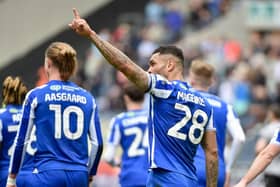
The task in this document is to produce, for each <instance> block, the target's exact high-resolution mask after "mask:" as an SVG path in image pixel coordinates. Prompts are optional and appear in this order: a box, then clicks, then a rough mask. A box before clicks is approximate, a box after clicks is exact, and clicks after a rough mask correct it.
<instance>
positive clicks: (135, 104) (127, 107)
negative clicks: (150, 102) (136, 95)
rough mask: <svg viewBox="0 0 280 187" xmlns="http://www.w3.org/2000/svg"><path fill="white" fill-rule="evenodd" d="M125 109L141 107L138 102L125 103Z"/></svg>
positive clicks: (138, 108)
mask: <svg viewBox="0 0 280 187" xmlns="http://www.w3.org/2000/svg"><path fill="white" fill-rule="evenodd" d="M126 109H127V111H129V110H140V109H142V104H140V103H132V102H131V103H127V104H126Z"/></svg>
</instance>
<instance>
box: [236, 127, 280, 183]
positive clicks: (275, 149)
mask: <svg viewBox="0 0 280 187" xmlns="http://www.w3.org/2000/svg"><path fill="white" fill-rule="evenodd" d="M279 153H280V130H279V129H277V131H275V134H274V136H273V138H272V139H271V141H270V143H269V144H268V145H267V146H266V147H265V148H264V150H263V151H261V152H260V154H258V156H257V157H256V158H255V160H254V161H253V163H252V165H251V167H250V168H249V170H248V171H247V173H246V174H245V175H244V177H242V179H241V180H240V182H239V183H238V184H237V185H235V186H234V187H246V186H247V185H248V184H249V183H250V182H252V181H253V180H254V179H255V178H256V177H257V176H258V175H259V174H260V173H261V172H262V171H264V170H265V168H266V167H267V166H268V165H269V164H270V163H271V162H272V160H273V159H274V158H275V157H276V156H278V155H279Z"/></svg>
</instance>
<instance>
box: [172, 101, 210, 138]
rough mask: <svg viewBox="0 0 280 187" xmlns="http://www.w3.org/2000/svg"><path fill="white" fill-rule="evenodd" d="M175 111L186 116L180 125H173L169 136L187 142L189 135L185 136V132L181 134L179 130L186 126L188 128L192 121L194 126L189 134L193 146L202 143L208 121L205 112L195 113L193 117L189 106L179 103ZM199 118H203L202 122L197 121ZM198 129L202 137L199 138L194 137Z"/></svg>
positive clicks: (197, 111) (198, 111)
mask: <svg viewBox="0 0 280 187" xmlns="http://www.w3.org/2000/svg"><path fill="white" fill-rule="evenodd" d="M175 109H177V110H181V111H184V112H185V114H186V115H185V117H183V118H182V119H181V120H180V121H179V122H178V123H176V124H175V125H173V126H172V127H171V128H170V129H169V130H168V132H167V134H168V135H169V136H172V137H175V138H178V139H180V140H186V139H187V134H185V133H183V132H179V130H180V129H182V128H183V127H184V126H186V125H187V123H188V122H189V121H190V120H192V124H191V127H190V129H189V133H188V137H189V140H190V141H191V142H192V143H193V144H198V143H200V141H201V139H202V137H203V134H204V126H205V125H206V123H207V120H208V117H207V114H206V113H205V112H204V111H202V110H199V109H198V110H196V111H194V113H193V115H192V113H191V110H190V108H189V107H188V106H186V105H182V104H179V103H176V104H175ZM199 116H200V117H202V121H198V120H197V119H198V117H199ZM196 129H198V130H200V135H199V136H198V137H195V136H194V133H195V130H196Z"/></svg>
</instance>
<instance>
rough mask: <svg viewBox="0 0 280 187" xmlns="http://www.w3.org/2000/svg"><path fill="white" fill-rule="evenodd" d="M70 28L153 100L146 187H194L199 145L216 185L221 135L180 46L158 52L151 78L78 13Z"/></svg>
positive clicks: (211, 184) (209, 176) (213, 186)
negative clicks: (187, 75) (186, 74)
mask: <svg viewBox="0 0 280 187" xmlns="http://www.w3.org/2000/svg"><path fill="white" fill-rule="evenodd" d="M69 26H70V27H71V28H72V29H73V30H74V31H75V32H77V33H78V34H80V35H82V36H85V37H87V38H88V39H90V40H91V41H92V42H93V43H94V44H95V46H96V47H97V48H98V49H99V50H100V52H101V53H102V54H103V56H104V57H105V58H106V59H107V61H108V62H109V63H110V64H111V65H113V66H114V67H115V68H116V69H118V70H120V71H121V72H123V73H124V74H125V75H126V76H127V78H128V79H129V80H130V81H132V82H133V83H134V84H136V85H137V87H138V88H139V89H141V90H142V91H147V92H149V93H150V95H151V104H150V109H149V110H150V116H149V145H150V146H149V148H150V149H149V152H150V159H149V160H150V168H151V172H150V174H149V177H148V182H147V186H171V185H172V186H195V185H197V184H196V183H197V178H196V174H195V167H194V165H193V157H194V156H195V152H196V149H197V146H198V144H199V143H202V145H203V148H204V149H205V154H206V160H207V161H206V167H207V185H208V187H216V186H217V173H218V172H217V166H218V162H217V146H216V133H215V129H214V127H213V124H212V111H211V106H210V105H209V103H208V102H207V101H206V100H205V99H204V98H203V97H201V96H200V95H199V93H197V92H196V91H194V90H193V89H191V88H190V87H189V85H188V84H187V83H186V82H184V81H183V68H184V65H183V63H184V56H183V53H182V51H181V50H180V49H179V48H177V47H175V46H165V47H159V48H158V49H156V50H155V51H154V53H153V54H152V56H151V58H150V67H149V70H148V71H149V73H150V74H148V73H147V72H146V71H144V70H143V69H142V68H140V67H139V66H138V65H136V64H135V63H134V62H133V61H132V60H131V59H130V58H128V57H127V56H126V55H125V54H124V53H122V52H121V51H120V50H118V49H117V48H115V47H114V46H112V45H111V44H109V43H108V42H106V41H105V40H103V39H102V38H100V37H99V36H98V35H97V34H96V33H95V32H94V31H93V30H92V29H91V28H90V27H89V25H88V24H87V22H86V21H85V20H84V19H81V18H80V16H79V14H78V12H77V10H76V9H74V19H73V21H72V23H71V24H69Z"/></svg>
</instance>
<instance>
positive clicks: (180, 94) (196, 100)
mask: <svg viewBox="0 0 280 187" xmlns="http://www.w3.org/2000/svg"><path fill="white" fill-rule="evenodd" d="M177 99H181V100H183V101H188V102H192V103H195V104H199V105H201V106H205V101H204V99H203V98H202V97H199V96H196V95H194V94H192V93H184V92H180V91H179V92H178V94H177Z"/></svg>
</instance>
